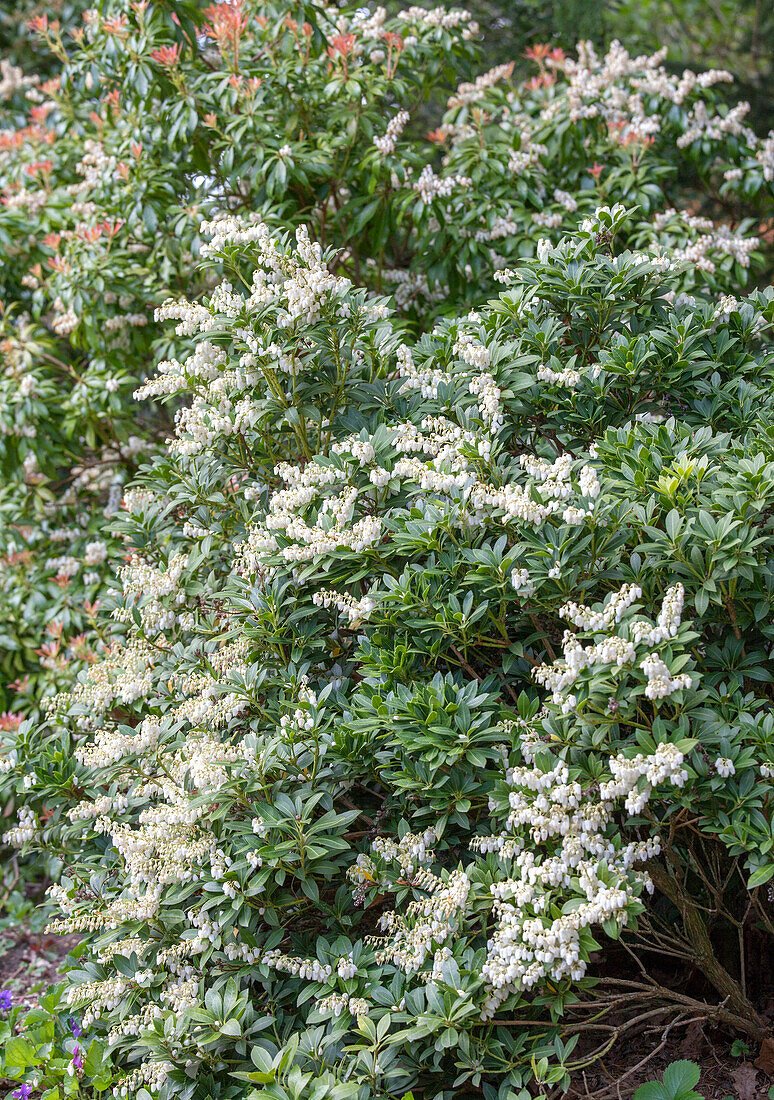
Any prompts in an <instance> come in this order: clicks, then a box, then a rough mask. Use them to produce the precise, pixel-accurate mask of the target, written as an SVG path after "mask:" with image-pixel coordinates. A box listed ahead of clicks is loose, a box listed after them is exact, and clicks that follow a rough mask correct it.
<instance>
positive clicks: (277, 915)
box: [7, 207, 774, 1098]
mask: <svg viewBox="0 0 774 1100" xmlns="http://www.w3.org/2000/svg"><path fill="white" fill-rule="evenodd" d="M635 216H638V215H635ZM625 223H626V213H625V211H624V210H623V209H622V208H620V207H616V208H614V209H612V210H611V209H600V210H599V211H597V212H596V213H595V214H594V215H593V216H591V217H590V218H588V219H587V220H586V221H585V222H584V224H583V226H582V227H580V228H579V229H578V231H577V232H576V233H575V234H574V235H572V236H569V237H567V238H565V239H563V241H562V242H560V243H558V244H557V245H555V246H551V245H550V244H545V245H543V246H541V248H540V249H539V254H538V256H537V257H536V258H535V259H533V260H524V261H522V262H521V263H520V264H519V265H518V266H517V267H514V268H512V269H507V270H505V271H502V272H501V273H500V276H499V280H500V283H501V286H502V289H501V291H500V293H499V295H497V296H495V297H494V298H493V299H492V300H490V301H489V302H487V303H485V304H484V305H482V306H481V307H480V308H478V309H477V310H473V311H468V312H466V313H462V314H461V315H460V316H459V317H457V318H454V319H450V318H446V319H443V320H440V321H438V322H437V323H436V324H435V326H434V327H432V328H430V329H429V330H428V331H427V332H426V333H425V335H423V336H422V337H421V339H419V340H412V339H411V338H409V337H408V336H407V335H406V332H405V329H404V327H403V326H402V324H401V323H400V322H399V321H398V319H397V318H396V316H395V313H394V311H393V308H392V306H391V305H390V303H389V302H388V300H387V299H385V298H383V297H379V296H375V295H373V294H371V293H369V292H368V291H366V290H365V289H363V288H359V287H358V286H356V285H355V284H353V283H352V282H351V281H350V280H349V279H348V278H347V277H346V276H344V275H343V274H341V273H340V270H339V269H337V268H336V264H335V252H328V253H323V252H322V250H321V249H320V247H319V245H318V244H315V243H313V242H311V241H310V238H309V235H308V234H307V232H306V231H304V230H303V229H299V230H298V232H297V233H296V234H295V236H292V235H289V234H284V235H277V234H276V233H273V232H272V230H271V229H270V228H269V227H268V226H267V225H266V224H264V223H262V222H260V221H258V220H255V219H250V218H247V219H238V218H234V217H232V216H227V217H224V218H221V219H218V220H215V221H214V222H212V223H211V224H209V225H208V226H206V227H205V234H206V235H207V236H208V237H209V238H210V240H209V243H208V244H206V245H205V246H204V248H203V249H202V254H203V260H204V263H205V264H207V265H211V266H212V267H213V269H214V268H218V269H220V270H222V272H223V275H222V276H220V277H219V281H218V284H217V286H216V287H215V289H214V290H213V292H212V293H211V294H210V295H207V296H205V297H204V298H202V299H200V300H199V301H190V300H182V301H170V302H168V303H166V304H165V305H164V306H163V307H162V308H161V310H160V311H159V318H160V323H168V324H172V325H174V326H175V328H176V332H177V336H178V338H179V339H180V340H187V341H188V343H189V347H188V351H187V353H186V354H183V355H181V356H180V357H178V358H174V359H168V360H164V361H162V362H160V363H159V365H158V369H157V371H156V373H155V374H154V375H153V376H151V377H149V378H148V380H147V381H146V382H145V384H144V385H143V386H142V388H141V389H140V390H139V391H138V394H137V397H138V399H139V400H141V401H145V400H148V399H151V398H154V399H160V400H164V401H171V402H172V404H173V407H176V408H177V412H176V414H175V430H174V434H173V436H172V437H171V438H170V440H169V442H168V444H167V446H166V449H165V452H164V453H163V454H159V455H157V456H156V457H155V458H154V459H153V461H152V462H151V463H150V464H149V465H147V466H146V467H145V469H144V471H143V473H142V474H141V476H140V477H139V478H138V479H137V480H136V481H135V482H134V484H133V486H132V487H131V488H130V489H128V490H127V491H125V492H124V510H123V513H122V518H121V520H120V523H118V524H117V526H116V536H117V537H120V538H121V539H122V540H123V546H124V555H123V560H121V561H119V562H118V563H117V566H118V569H117V573H118V580H119V582H120V590H121V593H122V594H121V596H120V597H118V598H117V599H116V601H115V603H116V606H115V609H114V610H113V612H112V623H111V624H108V625H109V630H110V644H109V648H107V650H106V652H105V654H104V657H103V658H102V659H101V660H98V661H95V662H93V663H92V664H91V665H90V666H89V668H88V669H87V670H86V671H84V672H83V673H81V674H80V675H79V677H78V680H77V682H75V683H74V684H73V685H72V688H71V690H69V691H68V692H66V693H63V694H60V695H58V696H57V697H56V699H54V700H53V701H52V702H51V703H50V706H49V714H50V717H49V724H48V725H47V726H42V727H40V726H39V727H36V728H34V727H33V724H32V723H31V722H25V723H23V724H22V726H21V728H20V731H19V742H18V744H19V748H18V749H17V750H16V755H15V756H10V757H8V766H9V771H8V775H7V783H8V784H11V785H15V787H16V790H17V793H18V795H19V796H20V797H21V798H23V800H24V804H23V806H22V808H21V810H20V812H19V815H18V820H17V823H16V824H15V826H14V828H13V830H12V832H11V834H10V839H11V840H12V842H14V843H15V844H17V845H18V846H20V847H22V848H25V849H26V850H38V851H41V852H45V853H47V854H48V855H49V856H55V857H57V858H58V859H59V860H60V861H61V866H62V868H63V871H62V874H61V876H60V878H59V881H58V882H57V883H56V884H55V885H54V886H53V887H52V888H51V891H50V896H51V901H52V903H54V904H55V905H56V906H57V907H58V908H59V910H60V912H59V915H58V916H56V918H55V919H54V921H53V924H52V928H53V930H55V931H58V932H82V933H83V934H84V936H85V937H86V939H85V950H84V952H83V953H82V955H81V958H80V960H79V965H78V968H77V969H75V970H73V971H71V972H70V973H69V975H68V980H69V982H70V989H69V992H68V994H67V996H68V1000H69V1003H70V1005H71V1006H72V1008H73V1011H74V1012H76V1013H77V1014H78V1016H79V1018H80V1019H81V1020H82V1021H83V1026H84V1027H88V1028H90V1029H92V1031H94V1032H95V1033H97V1034H103V1035H104V1036H105V1037H106V1039H107V1041H108V1045H109V1049H110V1051H111V1057H112V1060H113V1064H114V1067H117V1069H116V1073H117V1083H116V1084H115V1090H114V1091H115V1095H116V1096H133V1095H138V1096H142V1097H147V1096H152V1097H157V1096H158V1097H170V1096H175V1095H181V1096H186V1097H197V1098H198V1097H201V1098H204V1097H213V1096H231V1097H240V1096H244V1097H250V1098H256V1097H267V1096H294V1097H296V1096H297V1097H302V1096H306V1095H308V1094H312V1093H313V1094H314V1095H315V1096H317V1095H320V1096H323V1095H330V1096H332V1097H347V1096H355V1095H358V1096H369V1097H370V1096H374V1097H377V1096H378V1097H382V1096H393V1095H395V1096H403V1095H405V1094H406V1093H408V1092H409V1091H410V1090H412V1089H419V1090H421V1091H422V1093H423V1095H429V1096H439V1097H440V1096H445V1097H449V1096H455V1095H463V1094H465V1093H466V1091H467V1090H470V1089H482V1090H483V1091H484V1093H485V1095H487V1096H490V1097H495V1096H502V1097H505V1096H507V1095H513V1094H516V1095H523V1096H524V1097H526V1096H527V1095H529V1093H528V1092H527V1091H524V1092H520V1090H526V1089H527V1087H528V1086H529V1084H530V1082H534V1081H535V1080H536V1081H537V1087H538V1088H539V1089H542V1090H543V1091H545V1090H546V1089H556V1088H563V1087H565V1086H566V1085H567V1084H568V1082H569V1080H570V1077H571V1074H572V1072H573V1070H575V1069H578V1068H580V1067H582V1066H584V1065H586V1064H588V1062H589V1061H590V1060H593V1058H594V1057H595V1056H597V1055H599V1054H602V1053H604V1051H605V1050H607V1049H609V1046H610V1042H611V1039H610V1026H609V1023H608V1019H607V1014H608V1013H611V1012H613V1011H615V1013H616V1014H617V1015H616V1017H615V1018H616V1020H619V1019H620V1015H618V1014H620V1012H622V1011H623V1012H625V1013H627V1012H628V1013H629V1015H630V1017H631V1019H630V1024H631V1027H634V1026H636V1019H637V1012H638V1011H643V1006H647V1007H649V1008H650V1009H652V1008H653V1006H654V1004H655V1005H656V1006H658V1007H659V1008H661V1009H662V1010H664V1011H667V1012H668V1011H673V1012H674V1013H675V1014H676V1015H677V1016H678V1017H679V1015H680V1014H681V1013H682V1014H684V1015H685V1014H687V1015H689V1016H691V1017H693V1016H695V1015H696V1014H697V1013H698V1014H702V1015H706V1016H707V1017H708V1018H710V1019H713V1020H715V1021H716V1022H717V1023H720V1024H722V1025H724V1026H726V1027H729V1028H732V1029H734V1030H737V1031H738V1032H740V1033H743V1034H746V1035H749V1036H751V1037H752V1038H762V1037H763V1036H764V1035H765V1033H766V1024H765V1022H764V1021H763V1019H762V1017H761V1016H760V1015H759V1011H758V1009H759V1006H758V1004H757V1002H756V999H755V983H754V977H753V975H752V974H751V973H749V972H748V960H747V959H746V957H745V956H744V954H743V951H744V943H745V935H744V932H745V928H746V927H748V926H749V925H750V924H752V923H755V924H756V926H757V927H758V929H759V930H760V929H763V930H764V934H765V935H768V934H769V933H770V932H771V929H772V925H771V911H770V900H769V895H768V890H767V886H766V883H767V882H768V881H769V879H770V878H771V877H772V876H773V875H774V859H772V856H771V851H770V847H771V841H770V837H771V804H772V779H771V777H772V775H774V722H773V721H772V718H771V715H770V713H769V706H768V702H769V691H770V688H769V684H770V682H771V646H772V627H771V605H772V589H771V575H770V568H769V563H770V561H771V558H772V552H773V551H774V521H772V515H774V509H773V504H774V423H772V419H773V418H772V399H771V393H772V375H773V374H774V349H772V345H771V342H770V331H771V324H772V319H774V297H773V296H772V295H771V293H770V292H766V293H754V294H752V295H750V296H748V297H736V298H732V297H731V296H730V295H725V296H723V297H721V298H720V299H714V298H710V297H691V296H690V295H688V294H686V293H685V292H684V291H682V290H681V289H680V288H681V287H682V286H683V285H684V278H685V265H686V264H687V263H689V261H688V260H686V258H685V257H683V256H682V255H678V258H677V259H675V258H673V257H671V256H670V255H669V253H666V254H664V255H658V256H654V255H652V254H651V253H648V252H644V251H631V250H619V249H617V248H615V247H614V244H613V242H614V241H615V240H616V239H620V238H621V237H624V236H625V235H626V232H627V230H626V224H625ZM106 629H108V627H106ZM737 933H740V934H737ZM619 944H620V946H619ZM603 945H608V949H607V950H606V951H601V950H600V948H602V947H603ZM616 951H619V952H629V953H630V954H631V955H633V956H634V957H635V958H636V960H637V967H638V968H637V971H636V974H637V978H636V979H633V980H631V981H626V982H624V981H622V979H621V978H620V973H621V969H620V968H619V969H618V970H616V969H615V967H612V966H611V965H610V962H609V960H610V959H611V958H614V957H615V952H616ZM665 951H668V952H669V953H670V955H672V956H673V957H676V958H677V960H678V962H680V961H681V962H682V963H684V964H685V966H686V968H690V969H691V970H692V971H693V972H698V973H699V974H701V975H702V980H703V983H704V984H703V986H700V987H698V988H694V991H693V992H687V991H686V990H685V989H683V988H679V989H678V988H677V987H674V988H673V987H671V986H665V985H663V984H662V983H663V979H661V982H659V981H657V979H656V978H655V977H653V975H652V973H651V970H650V965H651V963H652V962H653V960H654V958H656V959H658V960H660V959H661V958H662V957H663V954H664V952H665ZM740 951H741V952H742V954H741V955H740V953H739V952H740ZM740 974H742V975H744V978H743V979H741V980H740ZM622 989H623V990H624V991H625V992H626V994H627V996H626V997H625V998H622V996H621V992H622ZM595 1028H598V1031H596V1032H595ZM615 1030H616V1029H615V1028H614V1029H613V1031H614V1032H615ZM625 1032H626V1028H624V1033H625ZM595 1034H596V1036H597V1039H598V1042H596V1041H595V1040H594V1039H593V1037H594V1035H595ZM581 1035H583V1037H584V1039H583V1044H584V1045H582V1046H581V1047H578V1046H577V1043H578V1040H579V1037H580V1036H581ZM589 1036H591V1037H592V1041H591V1045H590V1046H589V1045H588V1044H589Z"/></svg>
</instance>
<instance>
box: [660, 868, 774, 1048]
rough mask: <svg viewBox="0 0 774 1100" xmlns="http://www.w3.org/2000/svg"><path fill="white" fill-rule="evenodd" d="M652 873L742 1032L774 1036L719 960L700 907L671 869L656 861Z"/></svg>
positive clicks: (696, 959) (696, 960) (699, 965)
mask: <svg viewBox="0 0 774 1100" xmlns="http://www.w3.org/2000/svg"><path fill="white" fill-rule="evenodd" d="M648 870H649V872H650V877H651V878H652V879H653V882H654V883H655V885H656V888H657V889H658V890H660V891H661V893H662V894H664V896H665V897H667V898H669V900H670V901H671V902H672V904H673V905H674V906H675V908H676V909H677V910H678V911H679V913H680V916H681V917H682V920H683V928H684V929H685V935H686V938H687V939H688V941H689V943H690V945H691V948H692V950H693V961H694V963H695V965H696V966H697V968H698V969H699V970H701V972H702V974H703V975H704V976H705V978H706V979H707V981H709V982H710V983H711V984H712V986H713V987H714V988H715V989H716V990H717V991H718V993H719V994H720V995H721V997H722V998H723V1004H724V1006H725V1007H726V1008H728V1009H729V1010H730V1011H731V1012H733V1013H734V1015H735V1016H736V1017H737V1019H738V1026H739V1029H740V1030H742V1031H746V1032H747V1034H748V1035H752V1036H753V1037H754V1038H755V1039H757V1040H759V1041H762V1040H763V1039H764V1038H765V1037H766V1036H767V1035H769V1034H770V1028H769V1027H768V1026H767V1025H766V1022H765V1021H764V1020H763V1019H761V1017H760V1016H759V1015H758V1013H757V1012H756V1010H755V1008H754V1006H753V1005H752V1003H751V1002H750V1001H749V1000H748V998H747V997H746V996H745V994H744V993H743V992H742V989H741V986H740V985H739V983H738V982H737V981H736V979H735V978H733V977H732V976H731V975H730V974H729V972H728V971H727V970H726V968H725V967H724V966H722V965H721V963H720V962H719V961H718V959H717V956H716V955H715V952H714V950H713V947H712V942H711V941H710V937H709V933H708V932H707V926H706V924H705V923H704V918H703V917H702V915H701V912H700V910H699V908H698V907H697V906H696V905H695V904H694V902H693V901H692V900H691V898H690V897H689V896H688V894H686V892H685V891H684V890H683V888H682V886H681V884H680V882H679V881H678V879H677V878H676V877H675V876H674V875H673V874H672V872H671V870H670V869H669V868H668V867H665V866H664V865H663V864H661V863H655V862H654V863H652V864H650V865H649V867H648Z"/></svg>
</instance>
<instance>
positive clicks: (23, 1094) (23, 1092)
mask: <svg viewBox="0 0 774 1100" xmlns="http://www.w3.org/2000/svg"><path fill="white" fill-rule="evenodd" d="M11 1096H12V1097H13V1100H30V1097H31V1096H32V1085H28V1084H26V1083H25V1084H23V1085H22V1086H21V1088H18V1089H17V1090H16V1092H12V1093H11Z"/></svg>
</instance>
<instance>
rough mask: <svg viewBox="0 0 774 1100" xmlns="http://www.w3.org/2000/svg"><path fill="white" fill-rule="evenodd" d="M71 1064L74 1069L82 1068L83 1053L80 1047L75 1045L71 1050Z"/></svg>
mask: <svg viewBox="0 0 774 1100" xmlns="http://www.w3.org/2000/svg"><path fill="white" fill-rule="evenodd" d="M73 1065H74V1066H75V1068H76V1069H83V1055H82V1054H81V1048H80V1047H76V1048H75V1050H74V1051H73Z"/></svg>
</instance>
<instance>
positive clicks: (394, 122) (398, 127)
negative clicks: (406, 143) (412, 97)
mask: <svg viewBox="0 0 774 1100" xmlns="http://www.w3.org/2000/svg"><path fill="white" fill-rule="evenodd" d="M408 120H409V113H408V111H398V113H397V115H396V116H395V118H393V119H390V121H389V122H388V123H387V129H386V130H385V132H384V135H383V136H382V137H375V138H374V145H375V146H376V148H377V149H378V151H379V153H380V154H381V155H382V156H383V157H386V156H389V155H390V154H391V153H394V152H395V143H396V141H397V140H398V138H399V137H400V135H401V134H402V133H403V128H404V127H405V125H406V123H407V122H408Z"/></svg>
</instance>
